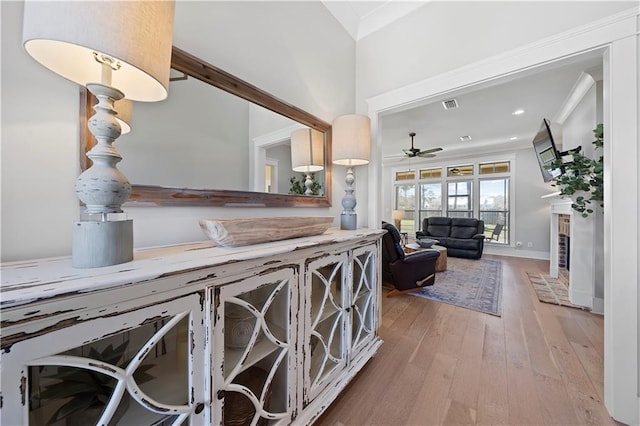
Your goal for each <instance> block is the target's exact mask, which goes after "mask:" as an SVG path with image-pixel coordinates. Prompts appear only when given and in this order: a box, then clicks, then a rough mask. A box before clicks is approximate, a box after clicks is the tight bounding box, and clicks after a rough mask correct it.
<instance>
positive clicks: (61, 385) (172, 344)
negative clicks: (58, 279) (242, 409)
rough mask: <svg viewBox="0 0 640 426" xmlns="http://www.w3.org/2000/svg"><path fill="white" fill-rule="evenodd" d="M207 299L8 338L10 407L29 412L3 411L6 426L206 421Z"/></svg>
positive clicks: (127, 310)
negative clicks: (11, 341) (204, 303)
mask: <svg viewBox="0 0 640 426" xmlns="http://www.w3.org/2000/svg"><path fill="white" fill-rule="evenodd" d="M202 296H203V294H193V295H190V296H185V297H181V298H177V299H174V300H171V301H168V302H165V303H158V304H155V305H153V306H148V307H143V308H141V307H136V306H135V305H133V304H130V305H129V306H128V307H126V306H121V307H120V308H118V309H120V310H119V311H117V312H114V311H111V312H105V313H104V314H102V315H100V314H92V315H91V316H92V319H89V320H86V321H84V322H83V321H81V320H79V319H78V317H75V318H72V321H68V322H67V323H69V324H74V325H71V326H68V327H64V326H61V322H60V321H59V322H57V323H56V324H49V325H47V324H42V325H41V326H42V327H43V330H46V334H42V335H38V333H37V332H35V333H34V335H35V336H36V337H33V338H27V339H24V340H21V341H19V342H16V343H15V344H13V345H11V346H10V347H8V346H6V344H7V343H8V342H6V341H3V360H2V369H3V383H2V387H3V399H4V400H5V404H6V405H5V406H6V407H20V406H22V407H23V410H22V413H20V412H15V413H14V412H4V413H3V415H2V419H3V423H4V422H7V424H29V425H55V426H59V425H61V426H64V425H68V426H73V425H91V424H105V425H107V424H109V425H114V424H118V425H136V426H139V425H169V424H176V425H179V424H189V422H190V421H191V422H193V423H203V422H204V421H205V416H206V412H207V410H205V407H206V401H205V392H204V389H205V383H204V378H203V377H204V375H203V374H202V371H198V372H197V373H195V374H194V368H196V367H195V366H200V367H197V368H199V369H200V370H201V369H202V366H203V365H204V352H205V348H204V341H205V339H204V333H203V328H202V327H201V326H200V324H201V323H202V322H203V312H204V311H203V308H202ZM122 305H126V303H124V304H122ZM103 311H106V310H103ZM194 324H197V326H195V327H194ZM52 329H53V330H55V331H50V330H52ZM90 336H101V337H95V338H92V337H90ZM17 389H20V393H19V394H18V393H17V392H14V390H17ZM3 411H4V410H3Z"/></svg>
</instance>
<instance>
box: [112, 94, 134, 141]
mask: <svg viewBox="0 0 640 426" xmlns="http://www.w3.org/2000/svg"><path fill="white" fill-rule="evenodd" d="M114 109H115V110H116V112H117V113H118V115H117V116H116V120H118V121H119V122H120V129H121V130H122V133H121V134H123V135H124V134H125V133H129V132H130V131H131V117H132V116H133V102H132V101H130V100H129V99H120V100H119V101H117V102H116V103H115V104H114Z"/></svg>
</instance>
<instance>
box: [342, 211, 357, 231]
mask: <svg viewBox="0 0 640 426" xmlns="http://www.w3.org/2000/svg"><path fill="white" fill-rule="evenodd" d="M357 227H358V215H357V214H355V213H351V214H348V213H342V214H341V215H340V229H346V230H350V231H352V230H354V229H356V228H357Z"/></svg>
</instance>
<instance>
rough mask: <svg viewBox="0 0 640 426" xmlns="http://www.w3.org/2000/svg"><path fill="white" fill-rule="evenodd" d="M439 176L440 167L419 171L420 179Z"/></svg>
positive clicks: (440, 172) (440, 173)
mask: <svg viewBox="0 0 640 426" xmlns="http://www.w3.org/2000/svg"><path fill="white" fill-rule="evenodd" d="M441 176H442V169H441V168H440V167H437V168H434V169H423V170H420V179H427V178H439V177H441Z"/></svg>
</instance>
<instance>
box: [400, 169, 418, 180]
mask: <svg viewBox="0 0 640 426" xmlns="http://www.w3.org/2000/svg"><path fill="white" fill-rule="evenodd" d="M415 178H416V172H415V170H406V171H402V172H397V173H396V180H413V179H415Z"/></svg>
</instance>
